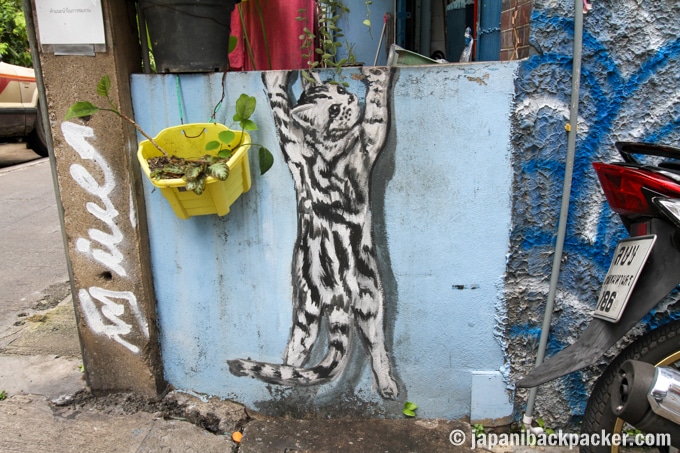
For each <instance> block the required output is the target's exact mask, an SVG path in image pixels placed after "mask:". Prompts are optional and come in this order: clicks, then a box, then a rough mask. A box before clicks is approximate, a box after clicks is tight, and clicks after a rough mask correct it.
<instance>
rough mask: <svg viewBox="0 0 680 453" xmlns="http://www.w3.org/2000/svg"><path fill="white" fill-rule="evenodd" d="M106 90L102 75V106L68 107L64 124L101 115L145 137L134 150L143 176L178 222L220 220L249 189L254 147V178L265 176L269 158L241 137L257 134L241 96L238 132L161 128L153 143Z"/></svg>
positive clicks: (201, 126)
mask: <svg viewBox="0 0 680 453" xmlns="http://www.w3.org/2000/svg"><path fill="white" fill-rule="evenodd" d="M110 90H111V80H110V79H109V76H106V75H105V76H103V77H102V78H101V80H100V81H99V83H98V84H97V94H98V95H99V96H101V97H104V98H106V100H107V101H108V106H107V107H98V106H96V105H94V104H92V103H91V102H88V101H79V102H76V103H75V104H73V105H71V107H69V109H68V111H67V112H66V115H65V117H64V119H65V120H68V119H71V118H87V117H90V116H92V115H94V114H95V113H97V112H99V111H105V112H110V113H113V114H115V115H118V116H119V117H120V118H121V119H123V120H125V121H127V122H129V123H130V124H132V125H133V126H134V127H135V129H137V131H138V132H139V133H140V134H142V135H143V136H144V137H146V140H144V141H142V142H141V143H140V144H139V148H138V150H137V158H138V159H139V163H140V165H141V167H142V170H143V172H144V174H145V175H146V176H147V177H148V178H149V180H150V181H151V183H152V184H153V185H155V186H156V187H158V188H159V189H161V193H162V194H163V196H164V197H165V198H166V199H167V200H168V201H169V202H170V205H171V206H172V209H173V210H174V211H175V213H176V214H177V216H178V217H180V218H182V219H187V218H189V217H191V216H198V215H207V214H217V215H220V216H222V215H226V214H227V213H228V212H229V207H230V206H231V204H232V203H233V202H234V201H236V199H237V198H238V197H239V196H240V195H241V194H242V193H245V192H247V191H248V189H250V184H251V179H250V163H249V161H248V150H249V149H250V147H251V146H257V147H258V148H259V150H258V163H259V167H260V174H262V175H263V174H265V173H266V172H267V171H268V170H269V169H270V168H271V167H272V165H273V163H274V156H272V153H271V152H269V150H268V149H267V148H265V147H264V146H262V145H260V144H254V143H252V142H251V140H250V135H249V134H248V133H247V132H245V131H246V130H257V124H255V122H254V121H253V120H252V119H251V116H252V114H253V112H254V111H255V106H256V100H255V98H254V97H253V96H248V95H247V94H245V93H244V94H241V96H239V98H238V99H237V100H236V112H235V113H234V116H233V120H234V121H235V122H236V123H238V124H239V126H240V127H241V130H240V131H235V130H231V129H229V128H228V127H227V126H224V125H223V124H218V123H215V122H210V123H193V124H184V125H181V126H174V127H169V128H166V129H163V130H162V131H161V132H160V133H159V134H158V135H157V136H156V138H153V137H151V136H150V135H149V134H147V133H146V132H145V131H144V130H143V129H142V128H141V127H140V126H139V124H137V123H136V122H135V121H134V120H133V119H132V118H130V117H129V116H127V115H126V114H124V113H123V112H121V111H119V110H118V107H117V106H116V104H115V103H114V102H113V100H112V99H111V95H110ZM221 102H222V99H221V100H220V103H221ZM218 105H219V103H218ZM213 120H214V114H213Z"/></svg>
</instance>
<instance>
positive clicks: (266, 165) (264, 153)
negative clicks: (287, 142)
mask: <svg viewBox="0 0 680 453" xmlns="http://www.w3.org/2000/svg"><path fill="white" fill-rule="evenodd" d="M257 157H258V160H259V162H260V174H261V175H264V174H265V173H267V171H268V170H269V169H270V168H272V165H274V156H273V155H272V153H271V152H270V151H269V150H268V149H267V148H265V147H264V146H260V149H259V151H258V152H257Z"/></svg>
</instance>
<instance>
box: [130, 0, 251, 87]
mask: <svg viewBox="0 0 680 453" xmlns="http://www.w3.org/2000/svg"><path fill="white" fill-rule="evenodd" d="M240 1H241V0H139V2H140V7H141V9H142V13H143V15H144V18H145V19H146V23H147V25H148V28H149V37H150V38H151V46H152V51H153V55H154V59H155V62H156V72H158V73H159V74H160V73H181V72H222V71H226V70H227V69H228V54H229V34H230V31H231V13H232V11H234V7H235V5H236V4H237V3H240Z"/></svg>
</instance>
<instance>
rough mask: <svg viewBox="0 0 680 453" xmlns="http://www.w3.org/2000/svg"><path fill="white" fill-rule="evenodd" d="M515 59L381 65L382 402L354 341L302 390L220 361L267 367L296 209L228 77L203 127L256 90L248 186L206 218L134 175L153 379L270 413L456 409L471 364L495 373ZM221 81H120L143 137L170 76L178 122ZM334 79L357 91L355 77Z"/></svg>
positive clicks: (499, 413)
mask: <svg viewBox="0 0 680 453" xmlns="http://www.w3.org/2000/svg"><path fill="white" fill-rule="evenodd" d="M516 69H517V64H516V63H484V64H469V65H441V66H437V67H402V68H398V69H397V72H396V74H395V78H396V81H395V83H394V88H393V95H392V102H393V105H392V112H393V113H392V115H393V124H392V130H391V133H390V136H389V138H388V145H387V148H386V149H385V150H384V151H383V153H382V155H381V157H380V158H379V160H378V162H377V164H376V167H375V168H374V171H373V185H372V190H373V201H374V206H373V215H374V219H373V221H374V230H375V242H376V247H377V249H378V256H379V259H380V266H381V275H382V277H383V283H384V286H385V294H386V303H385V311H386V315H385V317H386V322H385V331H386V334H387V343H388V348H389V350H390V351H391V354H392V359H393V363H394V366H395V377H396V378H397V380H398V381H399V383H400V389H401V393H400V395H399V400H398V401H389V400H383V399H382V398H381V397H380V396H379V395H378V394H377V392H375V390H374V389H372V386H373V379H372V376H371V372H370V366H369V365H368V361H367V358H366V356H365V353H364V351H363V348H361V347H359V348H356V350H355V351H354V354H353V356H352V360H351V362H350V365H349V367H348V369H347V370H345V372H344V373H343V375H342V376H341V377H340V378H339V379H338V380H336V381H334V382H332V383H330V384H325V385H321V386H317V387H311V388H298V389H293V388H288V387H281V386H276V385H268V384H265V383H263V382H260V381H256V380H253V379H249V378H243V377H235V376H233V375H232V374H231V373H230V372H229V369H228V367H227V364H226V361H227V360H230V359H235V358H245V357H250V358H252V359H254V360H262V361H269V362H273V363H281V359H282V354H283V351H284V347H285V345H286V343H287V340H288V335H289V333H290V328H291V319H292V312H291V291H292V290H291V258H292V251H293V244H294V241H295V237H296V221H297V219H296V210H295V192H294V190H293V183H292V178H291V176H290V173H289V171H288V167H287V166H286V164H285V162H284V160H283V157H282V155H281V153H280V151H279V148H278V142H277V138H276V136H275V131H274V130H273V127H272V126H273V124H272V122H271V121H272V120H271V118H272V116H271V110H270V108H269V105H268V101H267V98H266V97H265V91H264V85H263V83H262V81H261V73H259V72H250V73H228V74H227V77H226V83H227V87H228V89H227V97H226V99H225V102H224V104H223V106H222V108H221V109H220V111H219V113H218V116H217V119H218V121H221V122H225V124H227V125H230V121H229V120H228V119H227V118H230V117H231V115H232V112H233V106H234V103H235V100H236V98H237V97H238V96H239V95H240V94H241V93H242V92H245V93H248V94H251V95H254V96H256V98H257V101H258V107H257V110H256V113H255V117H256V121H257V122H258V124H260V130H259V131H257V132H255V133H254V134H253V139H254V141H255V142H259V143H261V144H264V145H265V146H267V147H268V148H269V149H271V150H272V151H273V152H274V155H275V159H276V160H275V164H274V167H273V168H272V170H270V171H269V173H267V174H266V175H264V176H259V171H258V169H257V163H256V162H255V159H254V157H255V153H253V152H252V151H251V158H252V159H251V165H252V167H253V174H254V175H253V186H252V188H251V190H250V192H248V193H246V194H245V195H243V196H242V197H241V198H240V199H239V200H238V201H237V202H236V203H235V204H234V205H233V206H232V208H231V212H230V213H229V214H228V215H227V216H225V217H222V218H220V217H217V216H203V217H195V218H191V219H189V220H180V219H178V218H177V217H175V215H174V213H173V212H172V210H171V209H170V207H169V205H168V204H167V203H166V201H165V200H164V199H163V198H162V196H161V194H160V193H159V192H158V191H157V190H153V189H152V186H151V185H150V184H148V183H147V184H146V185H145V198H146V205H147V216H148V222H149V236H150V243H151V252H152V266H153V277H154V281H155V287H156V296H157V300H158V316H159V324H160V325H159V327H160V332H161V347H162V354H163V360H164V366H165V373H166V378H167V380H168V381H169V382H170V383H172V384H173V385H174V386H175V387H177V388H180V389H184V390H189V391H195V392H199V393H205V394H210V395H217V396H220V397H223V398H229V399H233V400H236V401H239V402H242V403H244V404H247V405H248V406H250V407H252V408H254V409H256V410H261V411H264V412H267V413H271V414H275V415H282V414H289V415H297V416H302V415H305V414H307V413H310V412H311V413H315V414H316V415H318V416H332V415H366V416H386V417H400V416H402V415H401V408H402V405H403V401H406V400H409V401H413V402H416V403H417V404H418V405H419V407H420V408H419V410H418V415H419V416H421V417H445V418H459V417H462V416H466V415H469V414H470V407H471V381H472V375H473V372H477V373H486V372H494V371H499V370H503V369H504V354H503V349H502V346H501V343H500V342H499V341H498V340H497V338H496V337H495V329H496V326H497V320H498V318H499V317H500V318H503V317H504V316H505V306H504V299H503V279H504V273H505V266H506V256H507V253H508V249H509V237H510V225H511V184H512V165H511V148H510V138H511V133H510V117H511V111H512V100H513V93H514V82H515V72H516ZM221 78H222V75H221V74H211V75H208V74H202V75H182V76H180V77H179V79H177V78H176V77H175V76H174V75H133V77H132V90H133V103H134V111H135V118H136V119H137V121H138V122H139V123H140V124H141V126H142V127H143V128H144V129H145V130H146V131H147V132H149V133H150V134H152V135H155V134H157V133H158V132H159V131H160V130H162V129H163V128H165V127H169V126H174V125H177V124H179V123H180V114H179V105H178V98H177V80H179V86H180V91H181V94H182V96H181V97H182V104H183V114H182V115H181V116H182V117H183V119H184V122H203V121H206V120H207V119H208V118H209V117H210V115H211V113H212V109H213V106H214V105H215V104H216V102H217V100H218V99H219V96H220V93H221V83H220V82H221ZM347 80H349V81H350V82H351V83H352V85H351V87H350V88H349V90H350V91H352V92H354V93H356V94H357V95H359V96H363V91H364V90H363V87H362V86H361V84H359V83H358V82H355V81H354V80H353V79H352V78H351V77H350V78H348V79H347ZM356 345H357V346H358V345H360V344H359V343H356ZM490 382H494V383H496V384H494V385H496V386H498V385H504V384H503V383H502V382H499V380H492V381H490ZM478 390H479V389H478ZM493 390H494V391H497V390H498V389H497V388H494V389H493ZM482 393H483V392H482ZM479 404H481V406H480V405H479ZM479 404H478V405H477V406H475V407H482V408H484V407H485V406H484V404H483V402H480V403H479ZM494 408H495V409H490V410H489V411H487V412H484V410H483V409H482V412H481V415H480V417H481V416H486V417H487V418H499V417H504V416H507V415H508V414H509V413H511V411H512V409H511V407H510V408H509V406H508V405H507V404H506V405H501V409H497V406H494Z"/></svg>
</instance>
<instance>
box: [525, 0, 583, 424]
mask: <svg viewBox="0 0 680 453" xmlns="http://www.w3.org/2000/svg"><path fill="white" fill-rule="evenodd" d="M582 45H583V0H574V58H573V63H572V64H573V69H572V76H571V77H572V78H571V103H570V106H569V107H570V108H569V124H570V128H569V136H568V139H567V158H566V167H565V171H564V185H563V187H562V205H561V207H560V217H559V223H558V227H557V242H556V244H555V255H554V256H553V264H552V272H551V274H550V287H549V290H548V300H547V302H546V305H545V313H544V315H543V326H542V327H541V337H540V340H539V343H538V353H537V354H536V366H539V365H540V364H541V363H543V358H544V357H545V349H546V346H547V344H548V335H549V333H550V322H551V320H552V314H553V309H554V305H555V293H556V291H557V280H558V278H559V273H560V263H561V261H562V251H563V248H564V237H565V235H566V230H567V217H568V214H569V198H570V196H571V181H572V175H573V172H574V155H575V149H576V133H577V132H578V130H577V129H578V127H577V126H578V98H579V90H580V82H581V48H582ZM537 390H538V387H533V388H532V389H531V390H530V391H529V398H528V399H527V407H526V410H525V412H524V419H523V422H524V424H525V426H526V427H527V428H529V427H530V426H531V422H532V421H533V413H534V403H535V401H536V392H537Z"/></svg>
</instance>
